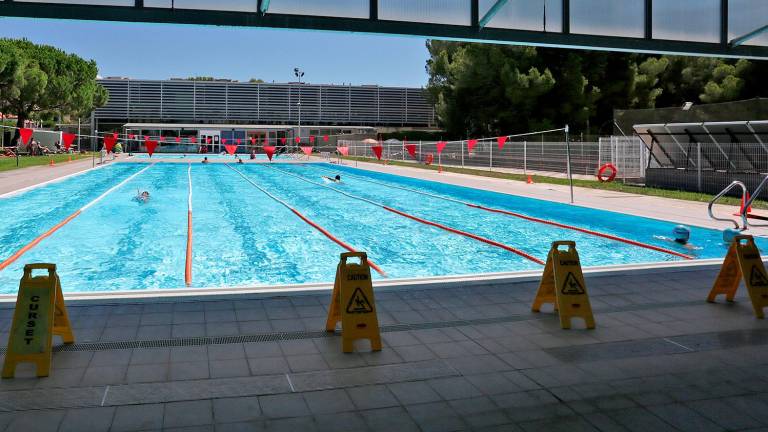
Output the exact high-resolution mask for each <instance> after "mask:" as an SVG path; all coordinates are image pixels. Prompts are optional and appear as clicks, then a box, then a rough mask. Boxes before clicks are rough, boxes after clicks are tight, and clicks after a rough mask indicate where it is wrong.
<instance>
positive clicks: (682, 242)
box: [653, 225, 703, 251]
mask: <svg viewBox="0 0 768 432" xmlns="http://www.w3.org/2000/svg"><path fill="white" fill-rule="evenodd" d="M672 235H673V236H675V238H669V237H664V236H653V237H654V238H657V239H659V240H664V241H667V242H670V243H675V244H676V245H678V246H682V247H684V248H686V249H688V250H689V251H695V250H701V249H703V248H701V247H698V246H694V245H692V244H690V243H688V240H690V239H691V230H690V229H689V228H688V227H687V226H685V225H677V226H676V227H674V228H672Z"/></svg>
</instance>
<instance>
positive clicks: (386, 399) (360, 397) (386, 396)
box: [347, 385, 399, 410]
mask: <svg viewBox="0 0 768 432" xmlns="http://www.w3.org/2000/svg"><path fill="white" fill-rule="evenodd" d="M347 393H349V397H350V399H352V402H353V403H354V404H355V406H356V407H357V408H358V409H361V410H366V409H375V408H386V407H393V406H397V405H399V403H398V401H397V399H395V396H394V395H393V394H392V392H390V391H389V389H387V387H386V386H384V385H370V386H362V387H353V388H348V389H347Z"/></svg>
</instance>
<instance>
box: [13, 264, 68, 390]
mask: <svg viewBox="0 0 768 432" xmlns="http://www.w3.org/2000/svg"><path fill="white" fill-rule="evenodd" d="M33 270H47V271H48V275H47V276H33V275H32V271H33ZM54 335H56V336H61V338H62V340H63V341H64V343H65V344H71V343H74V342H75V337H74V335H73V334H72V326H71V325H70V322H69V315H68V314H67V308H66V306H65V305H64V296H63V295H62V293H61V282H60V281H59V276H58V275H57V274H56V264H27V265H26V266H24V275H23V276H22V278H21V282H20V283H19V294H18V297H17V298H16V310H15V311H14V313H13V323H12V324H11V333H10V335H9V337H8V349H7V351H6V355H5V363H4V364H3V373H2V376H3V378H13V377H14V375H15V374H16V366H17V365H18V364H19V363H34V364H35V365H36V368H37V371H36V372H37V376H38V377H46V376H48V375H49V374H50V372H51V357H52V354H51V348H52V345H53V336H54Z"/></svg>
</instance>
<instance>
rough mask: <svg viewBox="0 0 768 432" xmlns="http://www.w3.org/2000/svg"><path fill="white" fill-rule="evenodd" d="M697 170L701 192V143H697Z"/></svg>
mask: <svg viewBox="0 0 768 432" xmlns="http://www.w3.org/2000/svg"><path fill="white" fill-rule="evenodd" d="M696 171H697V185H698V187H699V192H701V143H700V142H697V143H696Z"/></svg>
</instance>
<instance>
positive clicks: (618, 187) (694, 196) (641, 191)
mask: <svg viewBox="0 0 768 432" xmlns="http://www.w3.org/2000/svg"><path fill="white" fill-rule="evenodd" d="M344 159H349V160H358V161H361V162H373V163H376V161H373V160H371V159H369V158H365V157H360V156H357V157H354V156H349V157H345V158H344ZM387 163H388V164H389V165H397V166H405V167H411V168H421V169H426V170H432V171H437V169H438V167H437V166H436V165H424V164H417V163H413V162H403V161H396V160H390V161H387ZM443 171H446V172H453V173H459V174H470V175H475V176H480V177H491V178H498V179H505V180H516V181H522V182H524V181H526V180H527V178H526V176H525V175H523V174H511V173H505V172H497V171H488V170H482V169H476V168H459V167H445V166H444V167H443ZM532 177H533V181H534V183H545V184H556V185H567V184H568V179H564V178H556V177H545V176H539V175H534V176H532ZM573 185H574V186H576V187H583V188H590V189H600V190H609V191H616V192H625V193H631V194H637V195H650V196H657V197H662V198H672V199H679V200H686V201H699V202H709V201H710V200H711V199H712V198H713V197H714V196H713V195H710V194H705V193H699V192H686V191H678V190H671V189H658V188H652V187H645V186H635V185H626V184H623V183H621V182H618V181H614V182H611V183H600V182H598V181H590V180H578V179H574V180H573ZM718 203H720V204H726V205H733V206H736V207H738V206H740V205H741V199H739V198H734V197H723V198H722V199H721V200H720V201H718ZM752 208H758V209H768V201H762V200H755V201H754V202H753V203H752Z"/></svg>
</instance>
